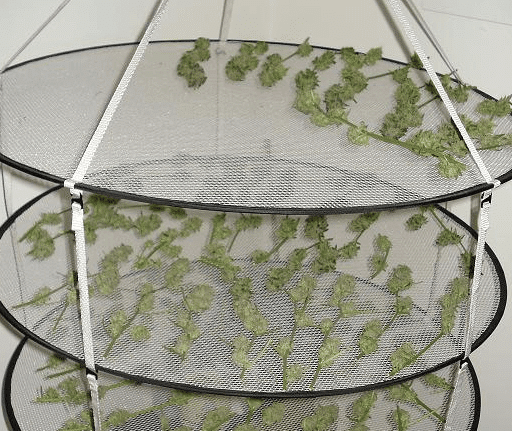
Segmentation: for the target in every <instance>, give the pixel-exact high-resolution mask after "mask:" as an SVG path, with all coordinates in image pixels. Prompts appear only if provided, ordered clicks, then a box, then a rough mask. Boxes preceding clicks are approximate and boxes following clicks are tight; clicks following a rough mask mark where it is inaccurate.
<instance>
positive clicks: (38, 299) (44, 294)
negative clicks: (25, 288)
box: [30, 286, 52, 305]
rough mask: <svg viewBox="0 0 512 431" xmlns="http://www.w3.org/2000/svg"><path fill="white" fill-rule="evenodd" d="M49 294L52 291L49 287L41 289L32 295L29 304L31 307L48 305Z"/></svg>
mask: <svg viewBox="0 0 512 431" xmlns="http://www.w3.org/2000/svg"><path fill="white" fill-rule="evenodd" d="M51 293H52V289H50V288H49V287H47V286H45V287H41V288H40V289H38V290H37V292H36V293H35V294H34V296H33V297H32V299H31V300H30V303H31V304H33V305H44V304H48V302H50V296H51Z"/></svg>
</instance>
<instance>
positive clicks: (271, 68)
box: [259, 38, 313, 87]
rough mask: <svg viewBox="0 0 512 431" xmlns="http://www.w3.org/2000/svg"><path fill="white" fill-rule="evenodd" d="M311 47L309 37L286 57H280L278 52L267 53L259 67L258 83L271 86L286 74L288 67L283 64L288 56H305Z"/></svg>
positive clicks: (309, 52) (311, 49)
mask: <svg viewBox="0 0 512 431" xmlns="http://www.w3.org/2000/svg"><path fill="white" fill-rule="evenodd" d="M312 51H313V48H312V47H311V45H309V38H308V39H306V40H305V41H304V42H302V43H301V44H300V45H299V46H298V48H297V50H296V51H295V52H293V53H292V54H290V55H289V56H288V57H285V58H282V57H281V55H279V54H271V55H269V56H268V57H267V58H266V60H265V63H263V66H262V67H261V72H260V73H259V78H260V83H261V85H263V86H264V87H272V86H273V85H275V84H276V83H277V82H279V81H280V80H281V79H283V78H284V77H285V76H286V73H287V72H288V69H287V68H286V67H285V66H284V64H283V63H284V62H285V61H286V60H289V59H290V58H292V57H294V56H296V55H298V56H300V57H307V56H308V55H309V54H311V52H312Z"/></svg>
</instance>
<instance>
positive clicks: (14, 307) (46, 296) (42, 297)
mask: <svg viewBox="0 0 512 431" xmlns="http://www.w3.org/2000/svg"><path fill="white" fill-rule="evenodd" d="M67 285H68V284H67V283H64V284H63V285H61V286H59V287H56V288H55V289H52V290H50V291H49V292H47V293H45V294H44V295H41V296H38V297H37V298H34V299H31V300H30V301H27V302H22V303H21V304H17V305H15V306H13V307H12V308H13V309H17V308H21V307H26V306H28V305H32V304H36V303H38V302H40V301H41V300H43V299H46V298H48V297H49V296H51V295H53V294H54V293H55V292H58V291H59V290H62V289H64V288H65V287H66V286H67Z"/></svg>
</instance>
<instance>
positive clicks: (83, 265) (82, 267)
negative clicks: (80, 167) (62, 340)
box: [70, 189, 101, 431]
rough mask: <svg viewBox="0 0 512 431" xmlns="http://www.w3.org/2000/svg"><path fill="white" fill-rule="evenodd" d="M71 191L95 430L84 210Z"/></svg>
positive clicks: (77, 193)
mask: <svg viewBox="0 0 512 431" xmlns="http://www.w3.org/2000/svg"><path fill="white" fill-rule="evenodd" d="M70 192H71V196H72V199H71V211H72V219H71V230H73V232H74V233H75V254H76V270H77V275H78V293H79V300H80V323H81V325H82V340H83V345H84V359H85V367H86V373H87V381H88V382H89V391H90V393H91V401H92V403H91V405H92V411H93V417H94V424H95V430H96V431H100V430H101V420H100V409H99V394H98V383H97V381H96V363H95V360H94V345H93V336H92V325H91V309H90V305H89V286H88V281H87V254H86V250H85V232H84V210H83V205H82V193H81V192H80V191H78V190H76V189H70Z"/></svg>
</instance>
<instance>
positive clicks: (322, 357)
mask: <svg viewBox="0 0 512 431" xmlns="http://www.w3.org/2000/svg"><path fill="white" fill-rule="evenodd" d="M340 346H341V340H340V339H339V338H334V337H328V338H326V339H325V340H324V342H323V343H322V345H321V346H320V349H318V367H319V368H327V367H330V366H331V365H332V364H334V361H335V360H336V358H337V357H338V356H339V354H340Z"/></svg>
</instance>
